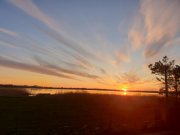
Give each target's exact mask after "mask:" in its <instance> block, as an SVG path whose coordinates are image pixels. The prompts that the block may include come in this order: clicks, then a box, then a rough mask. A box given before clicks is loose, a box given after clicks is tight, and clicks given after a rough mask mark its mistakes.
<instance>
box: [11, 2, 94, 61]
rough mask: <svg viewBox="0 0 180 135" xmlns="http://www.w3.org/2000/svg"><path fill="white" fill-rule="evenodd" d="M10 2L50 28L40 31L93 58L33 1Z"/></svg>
mask: <svg viewBox="0 0 180 135" xmlns="http://www.w3.org/2000/svg"><path fill="white" fill-rule="evenodd" d="M10 2H11V3H12V4H13V5H15V6H16V7H18V8H19V9H21V10H23V11H24V12H26V13H27V14H29V15H30V16H32V17H34V18H36V19H37V20H39V21H40V22H42V23H43V24H45V25H46V26H48V27H49V28H50V30H48V31H46V30H42V31H44V32H45V33H46V34H48V35H49V36H50V37H52V38H53V39H55V40H56V41H58V42H60V43H62V44H63V45H65V46H67V47H69V48H70V49H72V50H74V51H75V52H77V53H79V54H80V55H83V56H85V57H91V58H94V56H93V55H92V54H91V53H89V52H88V51H87V50H86V49H85V48H83V47H82V46H81V45H80V44H78V43H77V42H74V41H73V40H72V39H71V38H69V37H68V36H67V35H66V34H65V32H64V31H63V30H62V29H60V27H59V25H58V23H57V22H56V21H55V20H54V19H52V18H51V17H49V16H47V15H46V14H44V12H43V11H42V10H41V9H40V8H39V7H38V6H37V5H36V4H35V3H33V1H32V0H10Z"/></svg>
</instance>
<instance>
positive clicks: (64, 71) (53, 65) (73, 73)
mask: <svg viewBox="0 0 180 135" xmlns="http://www.w3.org/2000/svg"><path fill="white" fill-rule="evenodd" d="M34 59H35V60H36V61H37V62H38V63H39V64H40V65H42V66H44V67H48V68H51V69H55V70H57V71H59V72H63V73H67V74H72V75H77V76H81V77H87V78H92V79H97V78H99V76H97V75H92V74H89V73H85V72H80V71H75V70H69V69H65V68H62V67H60V66H57V65H56V64H54V63H53V64H51V63H50V62H47V61H45V60H43V59H42V58H40V57H38V56H35V57H34Z"/></svg>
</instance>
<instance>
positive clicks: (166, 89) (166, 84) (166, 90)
mask: <svg viewBox="0 0 180 135" xmlns="http://www.w3.org/2000/svg"><path fill="white" fill-rule="evenodd" d="M165 92H166V99H168V81H167V70H166V69H165Z"/></svg>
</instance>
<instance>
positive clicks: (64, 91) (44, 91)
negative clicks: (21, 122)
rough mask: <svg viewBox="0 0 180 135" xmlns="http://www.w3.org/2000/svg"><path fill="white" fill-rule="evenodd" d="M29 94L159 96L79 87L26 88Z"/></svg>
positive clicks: (156, 94)
mask: <svg viewBox="0 0 180 135" xmlns="http://www.w3.org/2000/svg"><path fill="white" fill-rule="evenodd" d="M27 91H28V93H30V96H36V95H39V94H50V95H56V94H67V93H84V94H85V93H89V94H110V95H124V96H127V95H128V96H133V95H136V96H160V94H158V93H146V92H131V91H107V90H88V89H87V90H80V89H78V90H77V89H32V88H29V89H27Z"/></svg>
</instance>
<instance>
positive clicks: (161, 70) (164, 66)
mask: <svg viewBox="0 0 180 135" xmlns="http://www.w3.org/2000/svg"><path fill="white" fill-rule="evenodd" d="M173 67H174V60H172V61H169V58H168V57H167V56H164V57H163V59H162V60H160V61H158V62H155V63H154V64H150V65H149V69H150V70H151V71H152V74H155V75H157V76H158V77H156V79H157V80H158V81H160V82H162V83H163V84H164V86H165V93H166V98H168V88H169V87H170V80H172V79H171V77H172V71H173Z"/></svg>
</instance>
